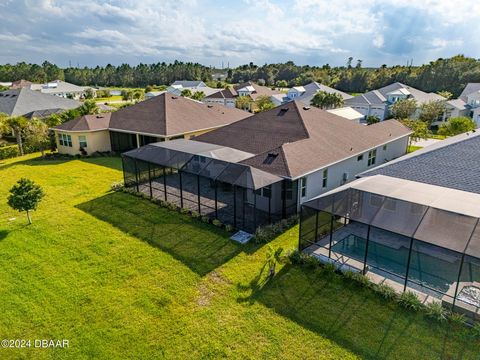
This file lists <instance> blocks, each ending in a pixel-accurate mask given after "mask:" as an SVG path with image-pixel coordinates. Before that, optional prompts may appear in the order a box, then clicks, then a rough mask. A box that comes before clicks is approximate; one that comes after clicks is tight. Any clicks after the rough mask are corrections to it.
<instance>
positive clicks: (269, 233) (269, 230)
mask: <svg viewBox="0 0 480 360" xmlns="http://www.w3.org/2000/svg"><path fill="white" fill-rule="evenodd" d="M297 222H298V216H297V215H295V216H292V217H290V218H288V219H282V220H280V221H279V222H276V223H274V224H269V225H266V226H262V227H258V228H257V230H256V231H255V242H257V243H262V242H264V243H266V242H269V241H270V240H273V239H274V238H276V237H277V236H278V235H280V234H281V233H283V232H285V231H286V230H287V229H289V228H290V227H292V226H293V225H295V224H296V223H297Z"/></svg>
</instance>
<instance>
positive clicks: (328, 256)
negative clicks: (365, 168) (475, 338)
mask: <svg viewBox="0 0 480 360" xmlns="http://www.w3.org/2000/svg"><path fill="white" fill-rule="evenodd" d="M479 217H480V195H478V194H472V193H467V192H464V191H459V190H454V189H448V188H443V187H439V186H433V185H428V184H422V183H417V182H413V181H408V180H401V179H396V178H391V177H386V176H381V175H377V176H372V177H366V178H362V179H359V180H357V181H355V182H353V183H351V184H350V185H347V186H343V187H341V188H339V189H337V190H334V191H332V192H330V193H327V194H325V196H321V197H318V198H315V199H313V200H311V201H309V202H307V203H306V204H304V205H303V206H302V209H301V221H300V242H299V247H300V249H301V250H303V251H305V252H307V253H309V254H312V255H314V256H317V257H318V258H320V259H321V260H323V261H325V262H333V263H335V264H336V265H337V266H338V267H339V268H343V269H350V270H358V271H362V272H363V273H365V274H368V275H369V277H370V278H371V279H372V280H374V281H375V282H386V283H387V284H389V285H391V286H393V287H394V288H395V289H396V290H397V291H405V290H407V289H408V290H413V291H415V292H417V294H419V295H420V297H421V298H423V299H424V300H425V299H426V300H432V301H435V300H437V301H438V300H440V301H442V302H443V304H444V305H448V306H453V307H455V308H456V309H457V310H463V311H464V312H466V313H468V314H470V315H472V314H476V316H478V314H479V313H480V312H479V309H480V226H479Z"/></svg>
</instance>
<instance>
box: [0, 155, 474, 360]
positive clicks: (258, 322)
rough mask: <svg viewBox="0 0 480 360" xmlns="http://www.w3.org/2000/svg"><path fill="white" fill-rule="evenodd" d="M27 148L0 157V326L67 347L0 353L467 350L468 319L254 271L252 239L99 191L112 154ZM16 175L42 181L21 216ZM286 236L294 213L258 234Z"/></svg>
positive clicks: (283, 270) (262, 249)
mask: <svg viewBox="0 0 480 360" xmlns="http://www.w3.org/2000/svg"><path fill="white" fill-rule="evenodd" d="M34 156H37V155H29V156H25V157H21V158H17V159H11V160H4V161H0V179H1V181H0V268H1V269H2V272H1V275H0V303H1V304H2V317H0V335H1V338H2V339H68V340H69V342H70V346H69V348H68V349H0V358H2V359H3V358H5V359H10V358H35V359H57V358H62V359H78V358H95V359H125V358H162V357H163V358H179V359H190V358H226V357H229V358H239V359H249V358H251V359H258V358H278V359H318V358H326V359H354V358H367V359H377V358H384V359H405V358H408V359H436V358H463V359H476V358H478V346H479V345H480V344H479V343H478V340H475V339H473V338H472V336H471V332H470V331H468V330H467V329H465V328H462V327H455V326H451V325H450V324H449V323H439V322H436V321H433V320H429V319H427V318H426V317H425V316H424V315H423V314H422V313H417V312H411V311H408V310H405V309H403V308H401V307H400V306H399V305H397V304H396V303H393V302H391V301H385V300H383V299H382V298H381V297H379V296H378V294H376V293H374V292H372V291H371V290H369V289H364V288H360V287H358V286H355V285H353V284H352V283H351V282H348V281H347V280H345V279H344V277H342V276H340V275H338V274H333V275H332V274H327V273H326V272H324V271H322V270H321V269H310V268H308V267H300V266H295V265H290V264H281V265H280V266H278V269H277V270H278V274H277V275H276V276H275V277H274V278H273V279H271V280H269V281H267V280H266V277H267V275H268V274H267V273H268V271H267V269H264V268H263V267H264V265H265V257H266V252H267V247H266V246H264V245H263V244H255V243H251V244H248V245H240V244H236V243H234V242H232V241H229V240H228V237H229V236H230V234H229V233H227V232H225V231H224V230H222V229H220V228H217V227H215V226H213V225H211V224H205V223H202V222H201V221H198V220H196V219H192V218H191V217H189V216H187V215H182V214H180V213H178V212H175V211H171V210H168V209H165V208H162V207H159V206H158V205H156V204H154V203H152V202H150V201H148V200H144V199H140V198H138V197H135V196H132V195H130V194H125V193H113V192H111V191H110V185H111V184H112V183H113V182H115V181H120V180H121V178H122V173H121V169H120V160H119V159H118V158H108V157H105V158H91V159H75V160H66V159H65V160H46V161H42V160H33V159H32V158H33V157H34ZM20 177H28V178H30V179H32V180H34V181H35V182H36V183H38V184H40V185H41V186H42V187H43V188H44V191H45V193H46V197H45V199H44V200H43V202H42V203H41V204H40V206H39V209H38V211H37V212H35V213H33V224H32V225H30V226H27V225H26V223H27V220H26V216H25V214H19V213H17V212H14V211H13V210H11V209H10V208H9V207H8V206H7V205H6V196H7V193H8V189H9V188H10V187H11V186H12V185H13V183H14V182H16V181H17V180H18V179H19V178H20ZM2 199H3V200H2ZM13 218H15V220H12V219H13ZM297 244H298V226H296V227H294V228H293V229H291V230H289V231H287V232H286V233H285V234H283V235H281V236H280V237H278V238H277V239H275V240H274V241H272V242H271V245H272V246H273V247H275V248H277V247H282V248H284V249H292V248H295V247H297ZM262 269H263V272H262Z"/></svg>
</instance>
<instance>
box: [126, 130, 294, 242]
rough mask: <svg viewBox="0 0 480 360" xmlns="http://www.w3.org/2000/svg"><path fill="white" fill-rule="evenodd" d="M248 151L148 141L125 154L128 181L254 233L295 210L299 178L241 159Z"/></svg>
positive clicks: (155, 195)
mask: <svg viewBox="0 0 480 360" xmlns="http://www.w3.org/2000/svg"><path fill="white" fill-rule="evenodd" d="M250 156H252V154H249V153H245V152H242V151H239V150H236V149H232V148H228V147H224V146H219V145H213V144H206V143H201V142H196V141H192V140H184V139H179V140H174V141H168V142H162V143H155V144H149V145H146V146H143V147H141V148H138V149H134V150H131V151H129V152H126V153H124V154H122V163H123V173H124V181H125V186H127V187H133V188H135V189H136V190H137V191H139V192H143V193H145V194H147V195H148V196H149V197H150V198H152V199H160V200H164V201H166V202H170V203H174V204H176V205H177V206H179V207H181V208H185V209H189V210H191V211H195V212H198V213H200V215H202V216H208V217H209V218H211V219H218V220H220V221H221V222H222V223H224V224H229V225H232V226H233V227H234V228H236V229H240V230H244V231H247V232H250V233H254V232H255V229H256V228H257V227H259V226H263V225H266V224H269V223H273V222H276V221H279V220H281V219H282V218H286V217H289V216H291V215H293V214H296V213H297V182H291V181H288V180H284V179H282V178H280V177H278V176H276V175H272V174H270V173H267V172H264V171H261V170H259V169H256V168H254V167H251V166H247V165H244V164H240V163H238V162H239V161H241V160H243V159H245V158H247V157H250Z"/></svg>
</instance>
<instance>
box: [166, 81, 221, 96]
mask: <svg viewBox="0 0 480 360" xmlns="http://www.w3.org/2000/svg"><path fill="white" fill-rule="evenodd" d="M184 90H190V91H191V92H192V94H194V93H196V92H198V91H201V92H203V93H204V94H205V96H209V95H212V94H215V93H217V92H219V91H220V90H221V89H214V88H211V87H209V86H207V85H206V84H205V83H204V82H203V81H188V80H177V81H175V82H174V83H172V84H171V85H170V86H169V87H168V88H167V92H169V93H171V94H174V95H177V96H180V95H181V94H182V91H184Z"/></svg>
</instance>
